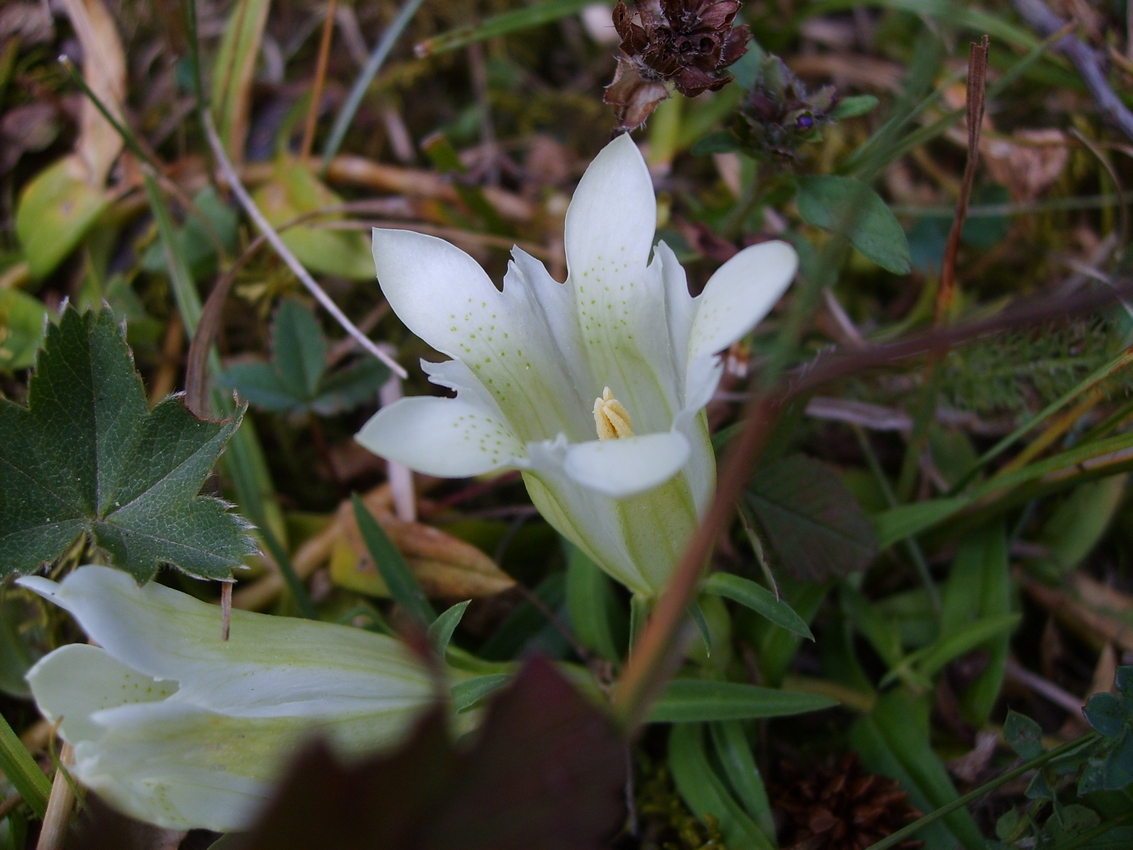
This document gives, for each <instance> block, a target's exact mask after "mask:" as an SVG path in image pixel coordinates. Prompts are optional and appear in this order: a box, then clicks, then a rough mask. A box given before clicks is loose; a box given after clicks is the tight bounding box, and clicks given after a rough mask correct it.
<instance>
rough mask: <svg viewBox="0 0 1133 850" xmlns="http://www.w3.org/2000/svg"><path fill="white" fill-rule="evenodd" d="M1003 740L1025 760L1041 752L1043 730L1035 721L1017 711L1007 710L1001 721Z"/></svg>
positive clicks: (1034, 757)
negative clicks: (1004, 718) (1005, 717)
mask: <svg viewBox="0 0 1133 850" xmlns="http://www.w3.org/2000/svg"><path fill="white" fill-rule="evenodd" d="M1003 740H1005V741H1006V742H1007V746H1009V747H1011V749H1013V750H1014V751H1015V753H1016V754H1017V755H1018V756H1019V757H1020V758H1022V759H1024V760H1026V761H1031V760H1032V759H1037V758H1038V757H1039V756H1041V755H1042V754H1043V730H1042V729H1041V728H1040V727H1039V724H1037V723H1036V722H1035V721H1033V720H1032V719H1031V718H1029V717H1027V715H1025V714H1020V713H1019V712H1017V711H1010V710H1009V711H1008V712H1007V720H1005V721H1004V723H1003Z"/></svg>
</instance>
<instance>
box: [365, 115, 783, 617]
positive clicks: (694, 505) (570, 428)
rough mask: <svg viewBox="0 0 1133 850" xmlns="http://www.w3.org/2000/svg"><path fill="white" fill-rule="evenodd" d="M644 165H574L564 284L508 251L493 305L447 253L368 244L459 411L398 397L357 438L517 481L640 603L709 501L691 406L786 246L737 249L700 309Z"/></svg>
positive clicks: (631, 150) (434, 244)
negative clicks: (658, 232)
mask: <svg viewBox="0 0 1133 850" xmlns="http://www.w3.org/2000/svg"><path fill="white" fill-rule="evenodd" d="M656 219H657V202H656V199H655V197H654V194H653V184H652V181H651V179H650V176H649V171H648V169H647V168H646V166H645V161H644V160H643V159H642V157H641V154H640V153H639V152H638V150H637V147H636V145H635V144H634V143H633V141H632V140H631V139H630V137H629V136H620V137H618V138H617V139H615V140H614V141H612V142H610V144H609V145H607V146H606V148H605V149H604V150H603V151H602V152H601V153H600V154H599V155H598V157H597V158H596V159H595V160H594V162H593V163H591V165H590V167H589V168H587V170H586V173H585V174H584V175H583V177H582V181H581V182H580V183H579V186H578V190H577V191H576V192H575V195H574V199H573V201H572V202H571V205H570V209H569V210H568V211H567V217H566V234H565V241H566V259H567V267H568V270H569V273H568V275H567V280H566V283H565V284H560V283H557V282H555V281H554V280H553V279H552V278H551V276H550V275H549V274H548V273H547V271H546V269H544V268H543V266H542V265H541V264H540V263H539V262H537V261H536V260H535V259H534V258H532V257H531V256H530V255H529V254H526V253H524V252H523V251H521V250H519V249H518V248H517V249H515V250H514V251H513V254H512V256H513V261H512V263H511V265H510V267H509V269H508V273H507V275H506V276H505V278H504V286H503V291H502V292H501V291H500V290H498V289H497V288H496V287H495V286H494V285H493V283H492V281H491V280H490V279H489V278H488V276H487V275H486V274H485V273H484V271H483V269H481V268H480V266H479V265H478V264H477V263H476V262H475V261H474V260H473V259H472V258H471V257H469V256H468V255H467V254H465V253H464V252H463V251H461V250H459V249H458V248H455V247H453V246H452V245H450V244H448V243H447V242H444V241H442V240H440V239H436V238H434V237H431V236H425V235H422V234H419V233H412V232H408V231H399V230H382V229H375V230H374V262H375V263H376V264H377V271H378V281H379V283H380V284H381V287H382V291H383V292H384V293H385V296H386V298H387V299H388V300H389V303H390V305H391V306H392V307H393V310H394V312H395V313H397V315H398V317H399V318H400V319H401V320H402V321H403V322H404V323H405V325H406V326H407V327H408V328H409V329H410V330H412V331H413V332H414V333H415V334H417V335H418V336H419V337H421V339H423V340H425V342H427V343H429V345H431V346H432V347H433V348H435V349H437V350H438V351H440V352H443V353H444V354H447V355H449V356H450V357H452V358H454V359H452V360H449V361H446V362H444V363H422V367H423V368H424V369H425V371H426V372H428V374H429V376H430V379H431V380H432V381H433V382H434V383H436V384H439V385H441V386H443V387H448V388H449V389H452V390H456V397H455V398H435V397H417V398H407V399H402V400H401V401H398V402H396V403H395V404H393V405H390V406H389V407H386V408H383V409H382V410H380V411H379V412H378V413H377V415H376V416H374V418H373V419H371V420H370V421H369V422H368V423H367V424H366V426H365V427H364V428H363V429H362V431H361V432H360V433H359V434H358V437H357V439H358V441H359V442H361V443H362V445H364V446H366V447H367V448H369V449H370V450H372V451H374V452H376V453H377V454H379V455H383V456H385V457H388V458H390V459H392V460H395V461H398V462H400V463H403V464H405V465H406V466H408V467H410V468H412V469H415V470H418V471H419V472H423V473H427V474H429V475H438V476H443V477H450V478H454V477H463V476H472V475H480V474H483V473H487V472H492V471H495V470H502V469H508V468H514V469H519V470H520V471H521V472H522V473H523V479H524V481H525V483H526V484H527V491H528V493H529V494H530V495H531V500H532V501H533V502H534V503H535V506H536V507H537V508H538V509H539V511H540V512H541V513H542V514H543V516H544V517H545V518H546V519H547V521H548V522H550V523H551V525H553V526H554V527H555V528H556V529H557V530H558V531H559V532H560V533H562V534H563V535H565V536H566V537H567V538H569V539H570V540H571V541H572V542H573V543H575V545H577V546H579V547H580V548H581V549H582V550H583V551H584V552H586V553H587V554H588V555H589V556H590V557H591V558H592V559H593V560H594V561H595V562H596V563H597V564H599V565H600V566H601V567H602V568H603V569H605V570H606V571H607V572H608V573H609V574H610V575H612V576H613V577H614V578H616V579H617V580H618V581H620V582H622V583H623V584H625V585H626V586H627V587H629V588H630V589H631V590H632V591H634V592H635V593H638V594H641V595H643V596H646V597H651V596H653V595H655V594H656V593H657V592H658V591H659V590H660V589H661V588H662V587H664V585H665V583H666V581H667V580H668V577H669V574H670V572H671V571H672V569H673V567H674V565H675V564H676V562H677V560H678V558H679V557H680V554H681V552H682V550H683V549H684V547H685V545H686V543H687V542H688V541H689V539H690V537H691V535H692V533H693V531H694V530H695V528H696V524H697V521H698V518H699V517H700V515H701V514H702V512H703V511H704V510H705V509H706V507H707V504H708V501H709V499H710V498H711V495H712V491H713V487H714V486H715V473H716V470H715V459H714V456H713V454H712V445H711V443H710V441H709V435H708V428H707V423H706V419H705V416H704V412H703V411H704V406H705V405H706V404H707V403H708V401H709V399H710V398H711V397H712V394H713V392H715V389H716V385H717V383H718V382H719V379H720V374H721V371H722V369H723V366H722V365H721V363H720V359H719V357H718V356H717V353H718V352H719V351H721V350H722V349H724V348H727V347H728V346H729V345H731V344H732V343H733V342H735V341H736V340H738V339H740V338H741V337H742V336H744V335H745V334H746V333H747V332H748V331H749V330H751V328H752V327H753V326H754V325H755V323H756V322H758V321H759V320H760V319H761V318H763V316H765V315H766V314H767V312H768V311H769V310H770V309H771V307H772V306H773V305H774V304H775V302H776V301H777V300H778V298H779V296H780V295H781V294H782V293H783V291H784V290H785V289H786V288H787V286H788V285H789V284H790V282H791V279H792V278H793V277H794V274H795V268H796V265H797V256H796V254H795V251H794V249H793V248H791V246H789V245H787V244H786V243H784V242H767V243H764V244H761V245H755V246H752V247H750V248H747V249H745V250H743V251H741V252H740V253H738V254H737V255H736V256H735V257H733V258H732V259H730V260H729V261H728V262H727V263H725V264H724V265H723V266H722V267H721V268H720V269H719V270H718V271H717V272H716V273H715V274H714V275H713V276H712V278H711V280H709V281H708V284H707V285H706V286H705V288H704V292H703V293H702V294H701V295H700V296H699V297H697V298H692V297H690V295H689V292H688V287H687V284H686V280H685V274H684V270H683V269H682V268H681V266H680V264H679V263H678V262H677V259H676V257H675V256H674V254H673V252H672V251H671V250H670V249H669V248H668V246H666V245H665V244H664V243H663V242H662V243H659V244H658V245H657V247H656V249H654V250H653V260H652V262H649V254H650V249H651V248H652V247H653V236H654V230H655V227H656Z"/></svg>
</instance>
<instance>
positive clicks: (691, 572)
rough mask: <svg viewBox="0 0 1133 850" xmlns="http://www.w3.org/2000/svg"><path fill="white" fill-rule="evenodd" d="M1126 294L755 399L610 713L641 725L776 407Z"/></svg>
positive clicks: (675, 654)
mask: <svg viewBox="0 0 1133 850" xmlns="http://www.w3.org/2000/svg"><path fill="white" fill-rule="evenodd" d="M1130 295H1133V281H1130V280H1126V281H1123V282H1122V284H1121V285H1119V286H1116V287H1114V288H1107V289H1098V290H1095V291H1092V292H1087V293H1084V294H1082V295H1079V296H1075V297H1073V298H1043V299H1033V300H1031V301H1028V302H1026V303H1024V304H1023V305H1022V306H1020V307H1016V308H1011V309H1007V310H1004V311H1003V312H1002V313H1000V314H999V315H998V316H995V317H992V318H990V319H984V320H982V321H977V322H971V323H969V324H966V325H958V326H953V327H947V328H936V329H934V330H932V331H929V332H927V333H924V334H921V335H919V336H916V337H913V338H911V339H907V340H905V341H903V342H897V343H891V344H889V345H877V346H872V347H870V348H867V349H864V350H862V351H855V352H849V353H846V354H842V355H833V356H829V357H827V358H826V359H824V360H820V361H818V362H816V363H812V364H810V365H808V366H807V367H804V368H802V369H798V370H795V372H793V373H791V374H789V375H788V376H787V379H786V380H785V381H784V382H782V383H781V385H780V387H779V388H778V389H777V390H774V391H771V392H769V393H767V394H765V395H762V396H757V397H756V398H754V399H753V400H752V401H751V402H750V403H749V405H748V410H749V411H750V415H749V416H748V417H747V423H746V425H745V427H744V429H743V431H742V432H741V433H740V436H739V437H738V438H737V440H736V441H735V443H734V444H733V446H732V448H731V449H730V450H729V452H728V454H727V456H726V457H725V460H724V462H723V463H722V464H721V470H722V474H721V476H720V480H719V484H718V485H717V488H716V496H715V498H714V499H713V501H712V504H711V506H710V507H709V509H708V513H707V514H706V515H705V517H704V519H703V521H702V522H701V524H700V527H699V528H698V529H697V532H696V534H695V535H694V536H693V539H692V540H691V542H690V543H689V545H688V547H687V548H686V550H685V552H684V554H683V556H682V557H681V560H680V563H679V564H678V565H677V568H676V570H675V571H674V573H673V577H672V579H671V580H670V582H669V584H668V586H667V587H666V588H665V590H664V592H663V593H662V595H661V597H660V599H659V600H658V602H657V606H656V608H655V609H654V612H653V616H652V617H650V619H649V622H648V623H647V624H646V627H645V631H644V633H643V634H642V636H641V638H640V639H639V641H638V643H637V645H636V646H635V648H634V652H633V653H632V654H631V655H630V658H629V661H628V662H627V664H626V667H625V669H624V670H623V672H622V675H621V677H620V678H619V680H618V682H617V683H616V684H615V687H614V716H615V719H616V720H617V721H618V722H619V723H620V724H621V725H622V727H623V728H624V729H626V730H627V731H628V732H632V731H634V730H635V729H637V728H638V726H639V725H640V724H641V723H642V722H643V721H644V719H645V717H646V716H647V714H648V710H649V707H650V705H651V704H652V702H653V701H654V700H655V699H656V698H657V696H658V695H659V694H660V693H661V691H662V689H663V687H664V685H665V683H666V682H667V681H668V677H669V674H670V673H671V671H672V670H674V669H675V667H676V665H677V664H679V663H680V642H679V637H680V632H681V627H682V625H683V624H684V621H685V612H686V610H687V607H688V604H689V603H690V602H691V601H692V599H693V598H694V596H695V593H696V588H697V584H698V583H699V580H700V576H701V573H702V571H703V567H704V564H705V563H706V561H707V560H708V557H709V555H710V553H711V550H712V545H713V543H714V542H715V540H716V537H717V535H719V534H720V532H721V531H723V530H724V529H725V528H726V527H727V525H728V523H729V522H730V520H731V516H732V506H733V504H734V502H735V499H736V497H737V496H738V495H739V493H740V491H741V490H742V489H743V487H744V485H745V484H746V483H747V481H748V476H749V475H750V471H751V468H752V465H753V464H754V463H755V461H756V459H757V458H758V457H759V454H760V452H761V451H762V450H763V447H764V444H765V443H766V441H767V438H768V436H769V434H770V433H771V430H772V428H773V426H774V424H775V420H776V417H777V416H778V414H779V411H780V410H781V409H782V408H783V406H784V405H785V404H786V403H787V402H788V401H789V400H790V399H792V398H796V397H799V396H801V395H805V394H806V393H808V392H810V391H812V390H814V389H816V388H817V387H819V386H821V385H822V384H825V383H828V382H830V381H833V380H835V379H838V378H842V377H845V376H847V375H850V374H855V373H858V372H862V371H864V370H866V369H872V368H876V367H878V366H886V365H891V364H892V363H894V362H896V361H898V360H902V359H905V358H908V357H916V356H921V355H925V354H932V353H934V352H938V351H944V350H947V349H948V348H950V347H952V346H954V345H957V344H958V343H960V342H964V341H967V340H972V339H977V338H980V337H983V336H988V335H989V334H992V333H997V332H1001V331H1005V330H1008V329H1011V328H1017V327H1020V326H1024V325H1032V324H1038V323H1041V322H1046V321H1050V320H1052V319H1056V318H1065V317H1067V316H1071V315H1075V314H1078V313H1086V312H1090V311H1093V310H1097V309H1099V308H1101V307H1104V306H1108V305H1110V304H1113V303H1114V302H1116V301H1118V300H1119V299H1121V298H1125V297H1129V296H1130Z"/></svg>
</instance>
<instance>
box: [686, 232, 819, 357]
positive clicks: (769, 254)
mask: <svg viewBox="0 0 1133 850" xmlns="http://www.w3.org/2000/svg"><path fill="white" fill-rule="evenodd" d="M798 262H799V258H798V254H796V253H795V249H794V248H792V247H791V246H790V245H788V244H787V243H786V242H764V243H762V244H759V245H752V246H751V247H750V248H744V250H742V251H740V252H739V253H738V254H736V255H735V256H734V257H732V259H730V260H728V262H726V263H724V265H722V266H721V267H720V268H719V269H718V270H717V271H716V273H715V274H714V275H712V277H711V278H710V279H709V280H708V283H707V284H706V285H705V287H704V292H702V293H701V294H700V297H698V298H697V299H696V305H697V308H696V318H695V319H694V320H693V325H692V335H691V339H690V340H689V359H690V360H692V359H695V358H697V357H701V356H704V355H707V354H715V353H716V352H717V351H722V350H723V349H725V348H727V347H728V346H729V345H731V344H732V343H733V342H735V341H736V340H738V339H740V338H741V337H743V336H744V334H746V333H747V332H748V331H750V330H751V329H752V328H753V327H755V324H756V323H757V322H758V321H759V320H760V319H762V318H763V317H764V316H766V315H767V314H768V313H769V312H770V311H771V308H772V307H773V306H775V302H776V301H778V300H779V296H781V295H782V294H783V292H784V291H785V290H786V289H787V287H788V286H790V284H791V281H792V280H793V279H794V277H795V270H796V269H797V268H798Z"/></svg>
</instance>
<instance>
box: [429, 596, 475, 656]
mask: <svg viewBox="0 0 1133 850" xmlns="http://www.w3.org/2000/svg"><path fill="white" fill-rule="evenodd" d="M471 602H472V600H470V599H466V600H465V601H464V602H458V603H457V604H456V605H453V606H452V607H451V608H449V609H447V610H446V611H444V612H442V613H441V615H440V616H439V617H437V619H436V620H434V621H433V624H432V625H431V626H429V629H428V635H429V640H430V641H431V642H432V644H433V646H435V647H436V649H437V655H439V656H440V657H441V658H444V657H445V653H446V652H447V651H448V645H449V643H450V642H451V641H452V633H453V632H455V631H456V627H457V626H459V625H460V621H461V619H462V618H463V617H464V612H465V611H466V610H467V609H468V606H469V604H471Z"/></svg>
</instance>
